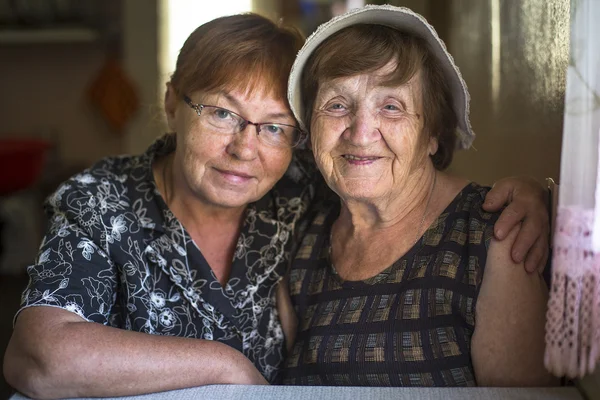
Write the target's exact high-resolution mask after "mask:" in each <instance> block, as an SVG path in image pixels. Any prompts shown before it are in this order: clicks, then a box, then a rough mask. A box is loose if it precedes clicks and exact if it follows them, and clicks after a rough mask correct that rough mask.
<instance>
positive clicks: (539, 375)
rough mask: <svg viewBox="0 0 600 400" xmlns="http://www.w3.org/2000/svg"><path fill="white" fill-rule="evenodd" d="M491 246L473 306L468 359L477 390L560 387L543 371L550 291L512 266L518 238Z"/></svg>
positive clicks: (513, 235) (512, 236)
mask: <svg viewBox="0 0 600 400" xmlns="http://www.w3.org/2000/svg"><path fill="white" fill-rule="evenodd" d="M517 232H518V228H515V229H513V231H511V233H510V234H509V236H508V237H507V238H506V240H504V241H502V242H498V241H494V240H493V241H492V243H491V244H490V249H489V252H488V258H487V261H486V265H485V272H484V275H483V281H482V284H481V289H480V293H479V297H478V300H477V305H476V323H475V332H474V334H473V338H472V341H471V347H472V351H471V356H472V359H473V366H474V369H475V375H476V379H477V384H478V385H480V386H550V385H555V384H557V383H558V380H557V379H556V378H554V377H553V376H551V375H550V374H549V373H548V371H546V369H545V368H544V349H545V343H544V328H545V321H546V318H545V316H546V304H547V299H548V290H547V287H546V284H545V283H544V280H543V279H542V277H541V276H540V275H538V274H527V273H526V272H525V270H524V269H523V264H522V263H521V264H515V263H513V261H512V259H511V257H510V248H511V246H512V242H514V240H515V238H516V236H517Z"/></svg>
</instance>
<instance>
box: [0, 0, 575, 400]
mask: <svg viewBox="0 0 600 400" xmlns="http://www.w3.org/2000/svg"><path fill="white" fill-rule="evenodd" d="M367 3H371V4H383V3H384V2H368V1H367ZM385 3H387V4H394V5H403V6H408V7H410V8H412V9H413V10H415V11H417V12H419V13H421V14H423V15H424V16H425V17H426V18H427V19H429V21H430V22H431V23H432V24H433V25H434V27H435V28H436V29H437V31H438V33H439V34H440V36H441V37H442V39H443V40H444V41H445V42H446V44H447V46H448V48H449V50H450V52H451V53H452V54H453V56H454V58H455V60H456V62H457V64H458V65H459V67H460V68H461V71H462V74H463V76H464V78H465V80H466V82H467V84H468V86H469V88H470V91H471V96H472V101H471V119H472V123H473V127H474V130H475V132H476V133H477V135H478V136H477V140H476V141H475V143H474V148H473V149H471V150H469V151H463V152H460V153H458V154H457V156H456V159H455V161H454V163H453V165H452V166H451V170H452V171H454V172H456V173H458V174H461V175H463V176H465V177H467V178H469V179H472V180H474V181H477V182H479V183H482V184H492V183H493V182H494V181H495V180H497V179H499V178H501V177H505V176H510V175H530V176H533V177H534V178H536V179H538V180H539V181H540V182H542V181H543V179H544V178H545V177H554V178H555V179H557V178H558V176H559V163H560V146H561V134H562V118H563V101H564V91H565V73H566V67H567V63H568V53H569V6H570V2H569V0H404V1H401V0H398V1H386V2H385ZM364 4H365V1H361V0H219V1H207V0H202V1H201V0H0V306H1V307H0V356H2V355H3V351H4V348H5V346H6V343H7V341H8V337H9V335H10V331H11V328H12V316H13V315H14V312H15V311H16V310H17V307H18V303H19V295H20V291H21V290H22V288H23V286H24V284H25V283H26V278H25V277H24V276H23V273H24V270H25V266H26V265H27V264H29V263H31V262H32V261H33V259H34V257H35V255H36V254H35V253H36V249H37V246H38V243H39V240H40V234H41V231H42V230H43V220H42V214H41V208H40V205H41V201H42V199H43V198H44V197H45V196H47V195H48V194H49V193H50V192H51V191H53V190H54V188H55V187H56V186H57V184H58V183H60V182H61V181H62V180H64V179H66V178H67V177H68V176H70V175H72V174H73V173H74V172H77V171H79V170H81V169H83V168H85V167H87V166H89V165H91V164H92V163H93V162H95V161H96V160H98V159H99V158H101V157H105V156H109V155H116V154H121V153H139V152H142V151H144V150H145V149H146V147H147V146H148V145H149V144H150V143H151V142H152V141H153V140H154V139H155V138H156V137H157V136H159V135H161V134H162V133H163V132H164V130H165V128H164V124H163V118H162V110H161V99H162V96H163V90H164V84H165V82H166V81H167V80H168V77H169V74H170V72H172V70H173V66H174V63H175V58H176V56H177V53H178V51H179V49H180V47H181V45H182V44H183V41H184V40H185V38H186V37H187V36H188V34H189V33H191V31H192V30H193V29H194V28H196V27H197V26H198V25H200V24H202V23H203V22H206V21H208V20H210V19H213V18H215V17H218V16H221V15H228V14H233V13H238V12H245V11H254V12H258V13H261V14H264V15H267V16H269V17H272V18H284V20H286V21H288V22H289V23H292V24H296V25H297V26H299V27H300V28H301V29H302V30H303V31H304V32H305V33H306V34H310V32H312V30H313V29H314V28H315V27H316V26H318V24H320V23H321V22H324V21H326V20H328V19H329V18H330V17H331V16H332V15H336V14H339V13H342V12H344V11H345V10H346V9H349V8H354V7H360V6H362V5H364ZM8 391H9V388H8V387H7V386H6V384H5V383H4V381H3V380H2V379H1V378H0V399H2V398H4V397H6V396H7V394H8ZM5 395H6V396H5Z"/></svg>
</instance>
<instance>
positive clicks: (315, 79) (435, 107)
mask: <svg viewBox="0 0 600 400" xmlns="http://www.w3.org/2000/svg"><path fill="white" fill-rule="evenodd" d="M392 61H397V62H398V65H397V66H396V69H395V70H394V71H392V72H391V73H390V75H389V76H388V80H387V82H386V84H389V85H391V86H396V85H401V84H403V83H406V82H408V81H409V80H410V79H411V78H412V77H413V76H414V75H415V74H416V73H417V72H418V71H420V72H421V85H422V93H423V96H422V97H423V98H422V100H423V105H422V106H423V118H424V123H423V126H424V131H425V133H426V134H427V135H429V136H427V138H429V137H433V138H436V139H437V141H438V150H437V152H436V153H435V154H434V155H432V156H431V158H432V161H433V165H434V166H435V168H436V169H439V170H443V169H445V168H447V167H448V166H449V165H450V163H451V162H452V157H453V155H454V149H455V147H456V133H455V132H456V127H457V125H458V120H457V118H456V114H455V113H454V109H453V107H452V105H453V101H452V96H451V93H450V88H449V86H448V83H447V82H446V80H445V79H444V74H443V72H442V67H441V65H440V63H439V61H438V60H437V59H436V58H435V57H434V56H433V55H432V53H431V51H430V50H429V47H428V45H427V43H426V42H425V41H424V40H423V39H421V38H419V37H416V36H413V35H410V34H408V33H404V32H401V31H398V30H397V29H394V28H390V27H387V26H383V25H371V24H358V25H352V26H349V27H347V28H344V29H342V30H340V31H339V32H336V33H335V34H333V35H331V37H330V38H328V39H327V40H325V41H324V42H323V43H321V44H320V45H319V46H318V47H317V49H316V50H315V51H314V53H313V54H312V55H311V56H310V57H309V59H308V61H307V63H306V66H305V67H304V71H303V72H302V78H301V85H302V86H301V87H302V102H303V106H304V115H303V116H302V118H303V119H304V121H306V124H307V125H310V120H311V118H312V110H313V106H314V104H313V103H314V100H315V98H316V96H317V92H318V89H319V85H320V84H321V83H323V82H324V81H328V80H331V79H336V78H342V77H349V76H353V75H359V74H364V73H369V72H374V71H376V70H378V69H380V68H382V67H384V66H386V65H387V64H388V63H389V62H392ZM424 139H426V138H424Z"/></svg>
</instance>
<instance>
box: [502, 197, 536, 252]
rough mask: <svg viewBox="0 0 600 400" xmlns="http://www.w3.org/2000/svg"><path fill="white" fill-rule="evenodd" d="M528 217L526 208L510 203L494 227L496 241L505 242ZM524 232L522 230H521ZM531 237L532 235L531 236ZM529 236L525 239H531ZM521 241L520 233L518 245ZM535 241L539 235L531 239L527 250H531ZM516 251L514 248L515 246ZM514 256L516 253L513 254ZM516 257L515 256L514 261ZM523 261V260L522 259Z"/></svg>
mask: <svg viewBox="0 0 600 400" xmlns="http://www.w3.org/2000/svg"><path fill="white" fill-rule="evenodd" d="M525 215H526V209H525V207H522V206H520V205H519V203H515V202H513V203H510V204H509V205H508V206H507V207H506V208H505V209H504V211H502V214H500V217H498V221H497V222H496V224H495V225H494V236H496V239H498V240H503V239H504V238H505V237H506V235H507V234H508V232H510V231H511V230H512V229H513V228H514V227H515V226H517V224H519V223H521V221H522V220H523V219H524V218H525ZM532 228H535V224H534V226H533V227H531V226H529V227H528V229H532ZM521 231H522V229H521ZM529 235H531V233H530V234H529ZM529 235H527V233H526V234H525V236H524V237H525V238H529ZM520 239H521V233H519V236H518V237H517V243H520V242H519V240H520ZM535 239H537V235H535V237H533V238H530V242H528V243H527V247H525V249H529V247H530V246H531V245H532V244H533V243H534V242H535ZM513 249H514V246H513ZM525 253H526V252H523V255H525ZM513 254H514V252H513ZM514 258H515V257H514V255H513V259H514ZM521 261H522V259H521ZM521 261H517V262H521Z"/></svg>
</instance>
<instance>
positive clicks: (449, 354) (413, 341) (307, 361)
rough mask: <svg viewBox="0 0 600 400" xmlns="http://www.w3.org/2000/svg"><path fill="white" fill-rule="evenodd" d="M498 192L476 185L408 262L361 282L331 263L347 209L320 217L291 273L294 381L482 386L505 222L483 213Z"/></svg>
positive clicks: (287, 377)
mask: <svg viewBox="0 0 600 400" xmlns="http://www.w3.org/2000/svg"><path fill="white" fill-rule="evenodd" d="M488 190H489V189H488V188H484V187H481V186H478V185H476V184H469V185H468V186H466V187H465V188H464V189H463V190H462V191H461V192H460V193H459V194H458V195H457V197H456V198H455V199H454V200H453V202H452V203H451V204H450V205H449V206H448V207H447V208H446V210H444V212H443V213H442V214H441V215H440V216H439V217H438V218H437V220H436V221H435V222H434V223H433V224H432V225H431V226H430V227H429V229H428V230H427V231H426V232H425V234H424V235H423V237H422V238H421V240H420V241H419V242H418V243H417V244H416V245H415V246H414V247H413V248H412V249H411V250H409V251H408V253H407V254H406V255H404V256H403V257H402V258H400V259H399V260H397V261H396V262H395V263H394V264H393V265H392V266H391V267H389V268H387V269H386V270H385V271H383V272H382V273H380V274H378V275H377V276H374V277H372V278H370V279H367V280H365V281H360V282H342V281H341V280H340V279H339V277H338V276H337V275H335V274H334V272H333V270H332V267H331V264H330V262H329V232H330V227H331V225H332V223H333V221H334V220H335V219H336V218H337V215H338V214H339V204H335V205H330V206H327V207H322V208H321V209H319V210H317V211H315V216H314V218H313V219H312V222H311V224H310V225H309V227H308V229H307V232H306V234H305V235H304V238H303V241H302V243H301V245H300V247H299V248H298V251H297V253H296V255H295V258H294V261H293V264H292V269H291V276H290V292H291V295H292V301H293V303H294V307H295V309H296V312H297V313H298V318H299V327H298V336H297V340H296V343H295V345H294V348H293V350H292V351H291V353H290V354H289V355H288V358H287V363H286V367H285V370H284V383H285V384H296V385H345V386H347V385H353V386H474V385H476V382H475V376H474V372H473V365H472V363H471V357H470V342H471V336H472V334H473V329H474V325H475V303H476V300H477V294H478V291H479V287H480V285H481V279H482V274H483V270H484V266H485V260H486V256H487V247H488V245H489V242H490V240H491V238H492V235H493V224H494V223H495V221H496V219H497V217H498V214H491V213H486V212H484V211H483V210H482V209H481V205H482V203H483V199H484V197H485V195H486V194H487V192H488Z"/></svg>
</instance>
